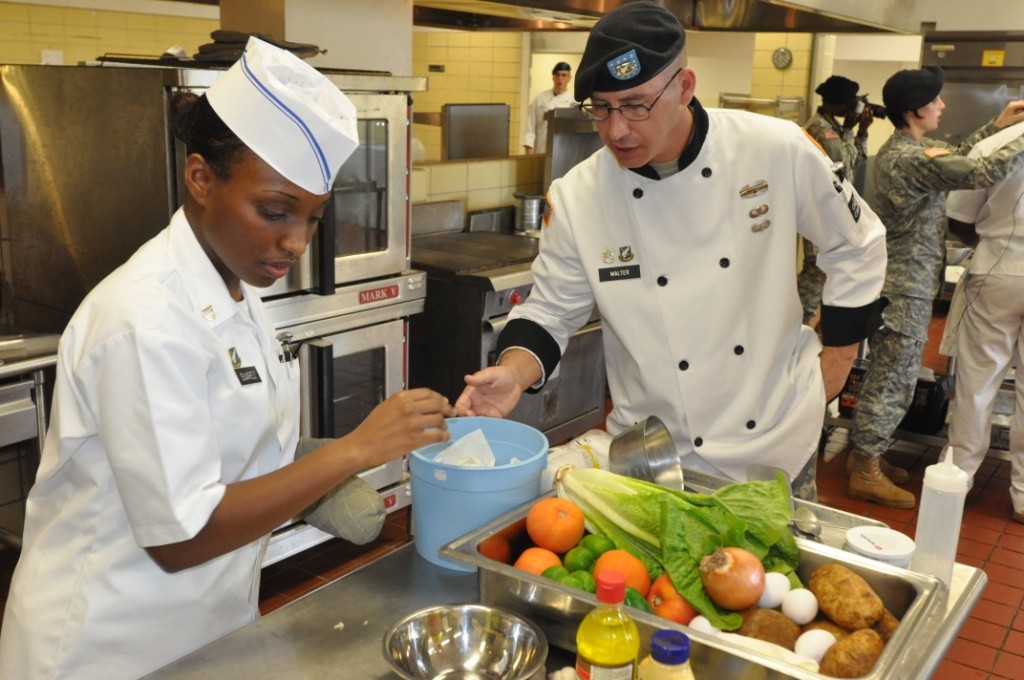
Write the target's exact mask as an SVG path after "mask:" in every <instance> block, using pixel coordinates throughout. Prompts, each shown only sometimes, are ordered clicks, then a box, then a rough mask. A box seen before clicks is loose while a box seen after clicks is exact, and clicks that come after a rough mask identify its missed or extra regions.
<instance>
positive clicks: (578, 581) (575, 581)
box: [555, 571, 590, 590]
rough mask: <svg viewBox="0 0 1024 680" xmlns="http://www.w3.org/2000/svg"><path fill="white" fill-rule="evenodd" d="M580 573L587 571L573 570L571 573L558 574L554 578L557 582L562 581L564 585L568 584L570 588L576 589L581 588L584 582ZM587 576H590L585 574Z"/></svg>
mask: <svg viewBox="0 0 1024 680" xmlns="http://www.w3.org/2000/svg"><path fill="white" fill-rule="evenodd" d="M580 574H587V572H585V571H576V572H573V573H571V574H565V575H563V576H559V577H558V578H556V579H555V580H556V581H558V582H559V583H562V584H564V585H567V586H569V587H570V588H576V589H578V590H583V585H584V583H583V579H582V578H581V577H580ZM587 576H590V574H587Z"/></svg>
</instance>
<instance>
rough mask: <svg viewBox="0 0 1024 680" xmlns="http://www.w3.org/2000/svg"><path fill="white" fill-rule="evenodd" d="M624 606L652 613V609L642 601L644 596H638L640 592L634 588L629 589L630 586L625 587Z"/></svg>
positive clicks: (645, 601)
mask: <svg viewBox="0 0 1024 680" xmlns="http://www.w3.org/2000/svg"><path fill="white" fill-rule="evenodd" d="M626 606H627V607H632V608H633V609H639V610H640V611H644V612H648V613H650V614H653V613H654V609H652V608H651V605H650V604H649V603H648V602H647V600H645V599H644V596H643V595H641V594H640V591H639V590H637V589H636V588H631V587H630V586H626Z"/></svg>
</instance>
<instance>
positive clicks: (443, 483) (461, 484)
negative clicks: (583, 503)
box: [409, 417, 548, 571]
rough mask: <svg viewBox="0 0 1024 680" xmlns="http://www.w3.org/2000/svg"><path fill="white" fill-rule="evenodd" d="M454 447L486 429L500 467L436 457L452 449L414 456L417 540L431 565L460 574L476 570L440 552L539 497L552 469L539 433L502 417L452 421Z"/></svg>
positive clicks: (422, 451)
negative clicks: (449, 461)
mask: <svg viewBox="0 0 1024 680" xmlns="http://www.w3.org/2000/svg"><path fill="white" fill-rule="evenodd" d="M447 423H448V431H449V432H450V433H451V436H452V437H451V442H454V441H457V440H458V439H460V438H462V437H464V436H466V435H467V434H469V433H471V432H475V431H476V430H481V431H482V432H483V435H484V437H485V438H486V440H487V444H488V445H489V446H490V448H491V451H493V453H494V467H462V466H458V465H449V464H446V463H439V462H437V461H436V460H435V458H436V457H437V456H438V455H439V454H440V453H441V452H442V451H444V449H445V448H446V447H447V446H448V445H449V443H450V442H446V443H444V444H431V445H430V446H424V447H422V448H419V449H416V450H415V451H413V452H412V453H411V454H409V475H410V477H411V487H412V523H413V540H414V542H415V545H416V552H418V553H419V554H420V555H421V556H422V557H423V558H424V559H425V560H427V561H429V562H433V563H434V564H436V565H438V566H441V567H447V568H449V569H455V570H458V571H475V570H476V568H475V567H469V566H466V565H463V564H460V563H456V562H454V561H451V560H448V559H445V558H444V557H442V556H441V555H439V554H438V553H437V551H438V549H439V548H440V547H441V546H443V545H446V544H448V543H450V542H451V541H454V540H455V539H456V538H459V537H460V536H464V535H466V534H468V533H469V532H471V531H472V530H474V529H476V528H478V527H480V526H482V525H484V524H486V523H487V522H489V521H491V520H492V519H494V518H496V517H498V516H500V515H503V514H505V513H506V512H508V511H509V510H511V509H513V508H515V507H518V506H520V505H522V504H523V503H527V502H529V501H531V500H533V499H534V498H537V497H538V496H539V495H540V492H541V473H542V472H543V470H544V468H545V467H546V466H547V458H548V455H547V454H548V440H547V438H546V437H545V436H544V435H543V433H541V432H540V431H539V430H537V429H535V428H532V427H530V426H529V425H524V424H522V423H517V422H515V421H513V420H502V419H500V418H483V417H465V418H450V419H448V421H447Z"/></svg>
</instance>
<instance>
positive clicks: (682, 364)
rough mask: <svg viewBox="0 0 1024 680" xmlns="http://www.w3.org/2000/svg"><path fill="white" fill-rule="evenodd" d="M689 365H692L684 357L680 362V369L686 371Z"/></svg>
mask: <svg viewBox="0 0 1024 680" xmlns="http://www.w3.org/2000/svg"><path fill="white" fill-rule="evenodd" d="M689 367H690V362H689V361H687V360H686V359H683V360H682V361H680V362H679V370H680V371H685V370H686V369H688V368H689Z"/></svg>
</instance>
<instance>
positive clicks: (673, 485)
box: [608, 416, 683, 489]
mask: <svg viewBox="0 0 1024 680" xmlns="http://www.w3.org/2000/svg"><path fill="white" fill-rule="evenodd" d="M608 469H609V470H611V471H612V472H614V473H616V474H620V475H625V476H626V477H633V478H635V479H646V480H647V481H649V482H655V483H657V484H660V485H661V486H664V487H667V488H670V489H682V488H683V467H682V465H681V464H680V463H679V452H678V451H677V450H676V443H675V441H673V439H672V434H671V433H670V432H669V431H668V428H667V427H665V423H663V422H661V418H658V417H657V416H648V417H646V418H644V419H643V420H641V421H640V422H638V423H636V424H635V425H633V427H631V428H629V429H627V430H623V431H622V432H620V433H619V434H617V435H615V436H614V437H613V438H612V441H611V444H610V445H609V449H608Z"/></svg>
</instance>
